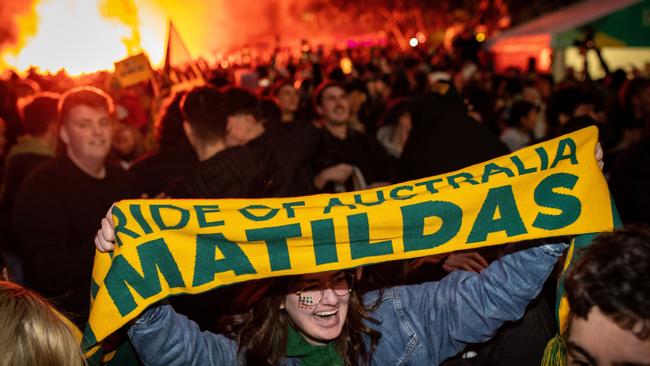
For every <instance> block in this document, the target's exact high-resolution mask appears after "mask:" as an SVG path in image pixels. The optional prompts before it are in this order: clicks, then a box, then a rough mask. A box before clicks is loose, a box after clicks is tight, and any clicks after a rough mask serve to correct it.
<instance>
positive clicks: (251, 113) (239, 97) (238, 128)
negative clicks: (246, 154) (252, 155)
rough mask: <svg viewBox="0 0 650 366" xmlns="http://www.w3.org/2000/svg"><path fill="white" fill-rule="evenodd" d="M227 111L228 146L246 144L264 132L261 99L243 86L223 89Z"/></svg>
mask: <svg viewBox="0 0 650 366" xmlns="http://www.w3.org/2000/svg"><path fill="white" fill-rule="evenodd" d="M223 94H224V97H225V102H226V113H227V120H228V122H227V128H226V131H227V134H226V146H239V145H246V144H247V143H249V142H250V141H252V140H254V139H256V138H258V137H259V136H260V135H262V134H263V133H264V124H262V108H261V106H260V100H259V99H258V98H257V96H255V95H254V94H253V93H251V92H249V91H248V90H246V89H243V88H234V87H230V88H226V89H224V90H223Z"/></svg>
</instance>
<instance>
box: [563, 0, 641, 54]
mask: <svg viewBox="0 0 650 366" xmlns="http://www.w3.org/2000/svg"><path fill="white" fill-rule="evenodd" d="M647 14H650V0H643V1H640V2H638V3H636V4H634V5H630V6H628V7H626V8H623V9H621V10H619V11H616V12H613V13H611V14H607V15H605V16H603V17H601V18H599V19H596V20H594V21H592V22H589V23H587V24H582V25H580V26H579V27H577V28H575V29H571V30H568V31H566V32H564V33H560V34H558V35H556V36H555V46H556V47H570V46H572V45H573V41H574V40H575V39H576V38H582V37H583V35H584V30H585V29H586V28H591V29H593V30H594V31H595V32H596V35H597V36H598V35H601V36H606V37H608V38H610V39H612V40H615V41H618V42H620V45H621V46H628V47H648V46H650V36H648V34H650V33H649V32H650V20H649V19H650V17H648V15H647Z"/></svg>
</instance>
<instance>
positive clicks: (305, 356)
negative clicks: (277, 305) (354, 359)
mask: <svg viewBox="0 0 650 366" xmlns="http://www.w3.org/2000/svg"><path fill="white" fill-rule="evenodd" d="M287 334H288V336H287V357H296V358H299V359H300V366H343V364H344V363H343V359H342V358H341V356H340V355H339V354H338V353H337V352H336V349H335V348H334V342H329V343H328V344H327V345H326V346H314V345H312V344H309V342H307V340H306V339H305V338H304V337H303V336H302V335H301V334H300V333H298V331H297V330H295V329H294V327H293V326H291V325H289V330H288V332H287Z"/></svg>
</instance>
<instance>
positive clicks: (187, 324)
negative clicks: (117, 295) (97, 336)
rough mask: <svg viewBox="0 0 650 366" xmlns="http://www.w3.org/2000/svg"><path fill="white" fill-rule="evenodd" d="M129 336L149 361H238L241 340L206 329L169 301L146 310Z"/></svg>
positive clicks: (173, 363) (168, 365) (170, 365)
mask: <svg viewBox="0 0 650 366" xmlns="http://www.w3.org/2000/svg"><path fill="white" fill-rule="evenodd" d="M128 333H129V338H130V339H131V343H132V344H133V347H134V348H135V350H136V352H137V353H138V356H140V359H141V360H142V361H143V362H144V364H145V365H161V366H162V365H164V366H176V365H178V366H181V365H197V366H198V365H224V366H225V365H228V366H230V365H236V364H238V362H237V350H238V346H237V343H236V342H235V341H234V340H232V339H229V338H227V337H225V336H223V335H221V334H214V333H210V332H202V331H201V330H200V329H199V326H198V325H197V324H196V323H194V322H193V321H191V320H189V319H188V318H187V317H185V316H183V315H180V314H177V313H176V312H175V311H174V309H173V308H172V307H171V305H169V304H167V303H163V304H159V305H156V306H154V307H152V308H150V309H149V310H147V311H146V312H144V313H143V314H142V315H141V316H140V317H139V318H138V320H136V322H135V323H134V324H133V325H132V326H131V328H130V329H129V332H128Z"/></svg>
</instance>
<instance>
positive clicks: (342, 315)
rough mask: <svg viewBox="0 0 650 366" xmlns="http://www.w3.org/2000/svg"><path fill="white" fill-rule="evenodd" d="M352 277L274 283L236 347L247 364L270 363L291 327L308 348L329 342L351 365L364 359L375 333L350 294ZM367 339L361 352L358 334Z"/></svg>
mask: <svg viewBox="0 0 650 366" xmlns="http://www.w3.org/2000/svg"><path fill="white" fill-rule="evenodd" d="M354 282H355V275H354V274H353V273H351V272H347V271H332V272H323V273H316V274H307V275H302V276H296V277H290V278H284V279H275V280H272V281H271V282H270V284H269V285H268V286H267V287H266V288H265V293H266V294H267V295H266V296H265V297H263V298H262V299H261V300H259V301H255V303H256V304H255V306H254V307H253V308H252V309H251V310H250V311H249V313H248V314H247V320H246V321H245V322H244V325H243V326H242V328H241V331H240V332H239V336H238V337H239V344H240V347H241V349H242V350H246V354H245V356H246V358H247V361H248V362H249V363H251V362H252V363H253V364H275V363H277V362H278V361H279V360H280V359H281V358H282V357H283V356H284V352H285V350H286V342H287V330H288V327H290V326H291V327H293V328H294V329H296V331H298V333H299V334H300V335H301V336H302V337H303V338H304V339H305V340H306V341H307V342H308V343H310V344H313V345H324V344H328V343H330V342H335V348H336V350H337V352H338V353H339V354H340V355H341V357H343V359H344V360H345V359H347V360H349V361H350V362H351V363H352V364H356V361H357V359H359V358H360V359H362V360H366V361H367V360H369V359H370V354H371V352H372V350H373V349H374V346H375V345H376V342H377V341H378V339H379V337H380V334H379V333H378V332H375V331H373V330H371V329H370V328H368V327H367V325H365V322H366V321H371V322H372V321H374V320H373V319H372V318H371V317H370V315H369V311H368V310H367V309H366V308H365V307H364V304H363V302H362V299H361V297H360V295H359V294H358V293H357V292H356V291H355V290H354ZM364 335H365V336H370V339H371V347H370V349H366V346H365V343H364V339H363V336H364Z"/></svg>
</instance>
